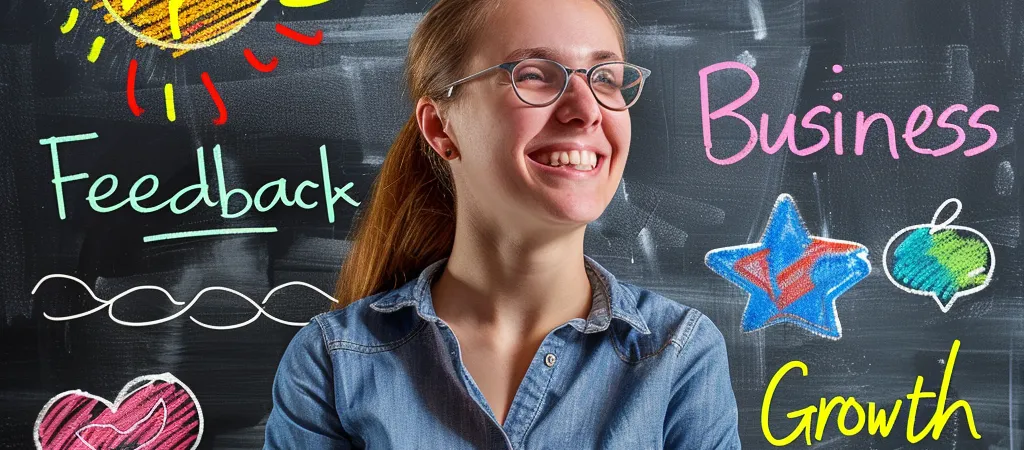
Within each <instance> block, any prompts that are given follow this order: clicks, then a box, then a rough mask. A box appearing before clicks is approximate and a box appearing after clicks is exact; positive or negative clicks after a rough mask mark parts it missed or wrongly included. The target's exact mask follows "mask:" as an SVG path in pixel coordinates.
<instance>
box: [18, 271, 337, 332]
mask: <svg viewBox="0 0 1024 450" xmlns="http://www.w3.org/2000/svg"><path fill="white" fill-rule="evenodd" d="M55 278H64V279H67V280H71V281H74V282H76V283H78V284H80V285H82V287H84V288H85V290H86V291H88V292H89V295H90V296H91V297H92V298H93V300H96V301H97V302H99V306H97V307H95V308H93V309H90V310H88V311H85V312H81V313H78V314H72V315H70V316H51V315H50V314H48V313H45V312H44V313H43V317H46V318H47V319H48V320H52V321H55V322H61V321H67V320H75V319H80V318H82V317H86V316H89V315H92V314H95V313H97V312H100V311H102V310H103V309H107V316H109V317H110V320H112V321H114V322H115V323H117V324H119V325H124V326H127V327H148V326H152V325H159V324H162V323H165V322H169V321H171V320H174V319H177V318H178V317H181V315H183V314H185V313H186V312H188V310H189V309H190V308H192V306H193V305H195V304H196V303H197V302H199V299H200V298H201V297H202V296H203V294H205V293H207V292H211V291H222V292H228V293H231V294H234V295H236V296H238V297H240V298H243V299H245V300H246V301H248V302H249V304H251V305H252V306H253V308H256V312H255V314H253V316H252V317H251V318H249V319H248V320H246V321H244V322H239V323H236V324H232V325H211V324H208V323H204V322H202V321H200V320H199V319H196V318H195V316H188V318H189V319H191V320H192V322H195V324H196V325H199V326H201V327H203V328H208V329H211V330H233V329H236V328H241V327H244V326H246V325H249V324H251V323H253V322H255V321H257V320H259V318H260V316H265V317H266V318H268V319H270V320H273V321H274V322H277V323H280V324H282V325H289V326H293V327H302V326H305V325H307V324H309V322H292V321H288V320H283V319H279V318H277V317H274V315H273V314H270V313H268V312H267V311H266V310H265V309H263V306H260V305H266V304H267V301H268V300H270V297H272V296H273V295H274V293H276V292H277V291H279V290H281V289H284V288H286V287H289V286H304V287H306V288H309V289H312V290H313V291H314V292H316V293H318V294H320V295H322V296H324V297H325V298H327V299H328V300H330V301H332V302H335V303H337V302H338V301H337V300H336V299H335V298H334V297H332V296H331V295H330V294H328V293H326V292H324V291H322V290H320V289H319V288H317V287H316V286H313V285H310V284H308V283H304V282H301V281H291V282H288V283H284V284H282V285H280V286H277V287H275V288H273V289H271V290H270V292H267V295H264V296H263V300H262V301H261V302H259V303H256V301H254V300H253V299H252V298H249V296H247V295H245V294H243V293H241V292H238V291H236V290H234V289H231V288H226V287H222V286H210V287H207V288H204V289H203V290H201V291H199V292H198V293H196V295H195V296H194V297H192V300H191V301H189V302H187V303H186V302H181V301H178V300H175V299H174V296H173V295H171V293H170V292H167V290H166V289H164V288H162V287H160V286H150V285H144V286H135V287H133V288H131V289H128V290H126V291H124V292H122V293H120V294H117V295H116V296H114V297H112V298H110V299H109V300H108V299H102V298H100V297H97V296H96V293H94V292H93V291H92V288H90V287H89V285H88V284H86V283H85V282H84V281H82V280H80V279H78V278H77V277H75V276H72V275H65V274H62V273H54V274H50V275H47V276H45V277H43V278H41V279H40V280H39V281H38V282H37V283H36V285H35V287H33V288H32V295H35V293H36V291H37V290H38V289H39V286H42V284H43V283H45V282H46V281H47V280H50V279H55ZM142 290H151V291H158V292H160V293H162V294H164V296H166V297H167V300H169V301H170V302H171V303H172V304H174V305H178V306H181V305H185V307H184V308H182V309H181V310H179V311H178V312H176V313H174V314H171V315H170V316H167V317H164V318H162V319H156V320H149V321H142V322H132V321H128V320H121V319H119V318H117V317H115V316H114V311H113V306H114V303H115V302H117V301H118V300H120V299H122V298H124V297H125V296H127V295H128V294H131V293H133V292H136V291H142Z"/></svg>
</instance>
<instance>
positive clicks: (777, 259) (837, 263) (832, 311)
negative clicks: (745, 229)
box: [704, 194, 871, 340]
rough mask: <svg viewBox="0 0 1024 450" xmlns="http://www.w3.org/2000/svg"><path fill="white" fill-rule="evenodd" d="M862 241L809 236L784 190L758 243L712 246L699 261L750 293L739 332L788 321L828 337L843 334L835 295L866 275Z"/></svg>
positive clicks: (865, 250)
mask: <svg viewBox="0 0 1024 450" xmlns="http://www.w3.org/2000/svg"><path fill="white" fill-rule="evenodd" d="M867 254H868V249H867V248H866V247H864V246H863V245H861V244H858V243H856V242H850V241H841V240H838V239H829V238H823V237H819V236H811V235H810V233H809V232H808V231H807V228H806V226H804V223H803V219H802V218H801V217H800V213H799V212H798V211H797V208H796V202H795V201H794V200H793V198H792V197H791V196H790V195H789V194H782V195H780V196H779V197H778V199H777V200H776V201H775V206H774V208H773V209H772V213H771V216H770V217H769V218H768V225H767V226H766V227H765V230H764V234H763V235H762V236H761V242H758V243H754V244H745V245H737V246H732V247H724V248H719V249H714V250H711V251H709V252H708V253H707V255H705V257H704V262H705V264H707V266H708V267H709V268H711V270H713V271H715V272H716V273H718V274H719V275H721V276H722V277H723V278H725V279H727V280H729V281H730V282H732V283H733V284H735V285H737V286H739V287H741V288H743V289H744V290H746V291H747V292H749V294H750V295H749V300H748V301H747V307H746V309H745V310H744V311H743V323H742V327H743V331H744V332H751V331H756V330H759V329H762V328H765V327H768V326H771V325H776V324H779V323H790V324H793V325H797V326H799V327H801V328H804V329H806V330H807V331H810V332H811V333H814V334H816V335H818V336H821V337H825V338H828V339H833V340H836V339H839V338H841V337H842V335H843V328H842V324H841V323H840V322H839V313H838V312H837V311H836V306H835V302H836V299H837V297H839V295H841V294H842V293H844V292H846V290H848V289H849V288H851V287H853V285H855V284H857V283H858V282H860V280H862V279H864V278H865V277H867V276H868V274H869V273H871V262H870V261H868V258H867Z"/></svg>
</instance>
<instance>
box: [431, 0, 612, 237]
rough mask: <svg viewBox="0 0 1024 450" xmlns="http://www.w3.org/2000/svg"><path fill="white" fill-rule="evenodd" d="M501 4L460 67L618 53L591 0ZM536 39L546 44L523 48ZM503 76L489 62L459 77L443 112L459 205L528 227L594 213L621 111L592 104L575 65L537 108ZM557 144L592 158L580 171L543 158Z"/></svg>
mask: <svg viewBox="0 0 1024 450" xmlns="http://www.w3.org/2000/svg"><path fill="white" fill-rule="evenodd" d="M502 3H503V5H502V10H501V11H494V12H493V13H492V14H491V19H490V23H489V24H488V25H487V26H485V27H484V28H483V29H482V30H481V32H480V35H479V36H478V39H477V40H476V42H475V43H474V47H473V55H472V57H471V58H470V59H469V61H468V63H467V67H468V68H469V70H468V71H467V72H466V73H465V74H462V75H460V76H466V75H468V74H471V73H475V72H476V71H478V70H481V69H484V68H487V67H490V66H493V65H496V64H499V63H503V62H508V61H514V60H519V59H523V58H526V57H531V56H539V57H546V58H548V59H552V60H555V61H558V62H560V63H562V64H564V65H566V66H568V67H570V68H573V69H579V68H584V69H585V68H590V67H591V66H593V65H594V64H597V63H599V62H602V61H606V60H620V61H621V60H622V59H623V58H622V49H621V46H620V43H619V40H618V37H617V35H616V33H615V29H614V28H613V25H612V22H611V19H609V17H608V16H607V15H606V14H605V12H604V10H603V9H602V8H601V7H600V6H599V5H598V4H597V3H595V2H593V1H591V0H561V1H551V0H515V1H504V2H502ZM539 48H546V49H547V50H546V51H547V52H548V53H547V54H544V53H537V52H538V50H533V51H530V50H529V49H539ZM524 51H525V53H524ZM509 79H510V77H509V73H508V72H507V71H504V70H500V69H496V70H493V71H492V72H490V75H489V76H484V77H480V78H476V79H473V80H471V81H469V82H467V83H465V84H462V85H459V86H458V87H456V89H457V90H461V91H462V92H459V94H458V97H459V98H458V100H457V105H456V106H455V107H454V108H452V109H451V110H450V111H449V113H448V115H447V117H443V119H444V121H445V123H446V124H447V128H446V129H445V131H446V132H448V133H449V137H450V138H451V139H452V142H453V146H454V147H455V148H456V149H457V150H458V152H459V156H460V157H459V158H458V159H457V160H453V161H452V172H453V176H454V177H455V182H456V192H457V195H458V202H459V209H460V212H462V213H466V214H468V215H469V216H470V217H474V218H483V217H487V218H488V219H489V220H491V221H494V222H495V223H499V224H501V225H503V226H506V225H520V226H527V227H534V228H535V227H541V228H550V227H552V225H556V226H557V225H569V226H579V225H585V224H586V223H589V222H591V221H593V220H595V219H597V218H598V217H599V216H600V215H601V213H602V212H603V211H604V209H605V208H606V207H607V206H608V204H609V203H610V202H611V199H612V196H613V195H614V194H615V190H616V189H617V187H618V185H619V181H620V180H621V178H622V171H623V168H624V166H625V164H626V156H627V154H628V153H629V141H630V120H629V113H628V112H627V111H612V110H609V109H606V108H604V107H602V106H601V105H600V104H598V102H597V99H595V98H594V95H593V94H592V93H591V91H590V88H589V87H588V85H587V81H586V79H585V76H584V75H583V74H579V73H577V74H573V76H572V77H570V81H569V85H568V87H567V88H566V91H565V92H564V93H563V94H562V96H561V97H560V98H559V99H558V101H556V102H555V103H553V104H551V105H548V106H545V107H533V106H529V105H527V104H525V103H523V102H522V101H521V100H519V98H518V97H517V96H516V94H515V92H514V91H513V89H512V86H511V84H509ZM442 150H443V149H442ZM563 151H564V152H567V153H568V154H569V155H570V159H571V158H573V155H572V154H573V152H574V151H577V152H579V154H580V161H581V162H582V163H586V162H587V154H588V152H593V153H594V154H596V155H597V159H598V163H597V166H596V167H595V168H594V169H592V170H590V171H579V170H576V169H575V168H572V167H571V166H572V161H570V164H568V165H563V166H561V167H551V166H550V163H549V164H544V163H543V162H548V161H549V160H550V159H551V158H558V156H559V153H553V152H563ZM539 161H542V162H539ZM471 220H475V219H471Z"/></svg>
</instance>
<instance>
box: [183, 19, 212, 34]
mask: <svg viewBox="0 0 1024 450" xmlns="http://www.w3.org/2000/svg"><path fill="white" fill-rule="evenodd" d="M203 25H206V24H205V23H203V22H196V23H195V25H192V26H190V27H188V28H186V29H185V31H183V32H182V33H181V34H182V35H183V36H188V35H190V34H192V32H193V31H196V30H198V29H199V27H201V26H203Z"/></svg>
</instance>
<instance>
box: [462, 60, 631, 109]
mask: <svg viewBox="0 0 1024 450" xmlns="http://www.w3.org/2000/svg"><path fill="white" fill-rule="evenodd" d="M531 60H542V61H550V62H552V63H555V64H557V65H558V66H559V67H561V68H562V69H563V70H565V83H564V84H563V85H562V89H561V90H559V91H558V95H556V96H555V98H554V99H553V100H551V101H550V102H547V103H542V104H536V103H530V102H528V101H526V99H524V98H523V96H522V95H520V94H519V88H518V87H517V86H516V81H515V78H514V77H513V76H512V74H513V73H514V71H515V68H516V66H518V65H519V64H520V63H522V62H523V61H531ZM609 64H625V65H627V66H629V67H633V68H635V69H637V70H639V71H640V85H639V86H638V87H637V92H636V97H634V98H633V101H632V102H630V103H629V104H628V105H626V106H625V107H622V108H612V107H610V106H608V105H606V104H604V102H602V101H601V99H600V98H598V96H597V92H594V85H593V84H591V78H590V77H591V75H592V74H593V73H594V71H595V70H597V69H598V68H599V67H601V66H606V65H609ZM494 69H504V70H505V71H507V72H508V76H509V81H510V82H511V83H512V90H513V91H515V93H516V97H519V100H520V101H522V102H523V103H526V104H527V105H530V106H536V107H544V106H548V105H550V104H552V103H555V102H557V101H558V99H560V98H562V94H564V93H565V90H566V89H568V88H569V80H570V79H571V78H572V75H573V74H574V73H582V74H584V76H585V78H586V80H587V87H588V88H589V89H590V93H591V94H592V95H593V96H594V99H595V100H597V103H598V104H600V105H601V106H603V107H605V108H607V109H610V110H612V111H625V110H627V109H629V108H630V107H631V106H633V105H635V104H636V102H637V100H639V99H640V94H641V93H642V92H643V88H644V82H646V81H647V78H648V77H650V76H651V71H650V69H646V68H643V67H640V66H638V65H636V64H631V63H628V62H625V61H605V62H600V63H597V64H595V65H593V66H592V67H591V68H589V69H573V68H570V67H568V66H566V65H565V64H562V63H560V62H558V61H555V60H552V59H547V58H525V59H520V60H518V61H509V62H505V63H501V64H497V65H494V66H491V67H488V68H486V69H483V70H481V71H479V72H477V73H474V74H472V75H469V76H467V77H464V78H461V79H459V80H456V81H454V82H452V83H450V84H448V85H447V86H445V87H444V88H443V89H444V91H446V93H445V98H451V96H452V92H453V90H454V89H455V87H456V86H458V85H460V84H463V83H465V82H467V81H470V80H472V79H474V78H477V77H479V76H481V75H483V74H485V73H487V72H490V71H492V70H494Z"/></svg>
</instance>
